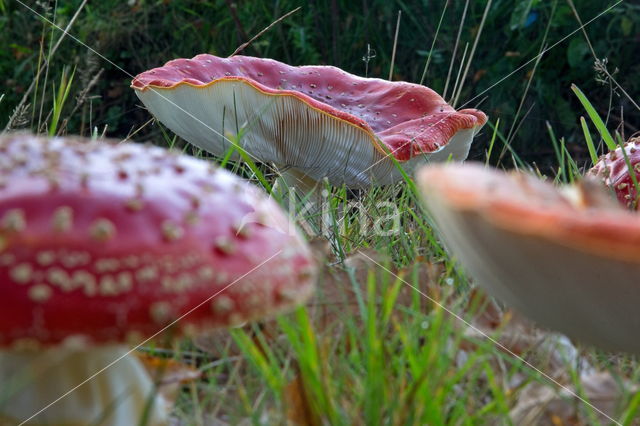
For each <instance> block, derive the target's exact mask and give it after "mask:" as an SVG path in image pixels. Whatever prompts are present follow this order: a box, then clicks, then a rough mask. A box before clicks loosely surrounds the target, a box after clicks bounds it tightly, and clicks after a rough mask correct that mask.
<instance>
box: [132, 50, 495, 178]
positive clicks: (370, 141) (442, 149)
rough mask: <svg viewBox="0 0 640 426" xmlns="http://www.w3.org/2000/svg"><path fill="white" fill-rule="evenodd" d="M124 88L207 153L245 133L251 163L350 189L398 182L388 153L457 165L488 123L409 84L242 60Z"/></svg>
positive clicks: (168, 69) (192, 64)
mask: <svg viewBox="0 0 640 426" xmlns="http://www.w3.org/2000/svg"><path fill="white" fill-rule="evenodd" d="M132 87H133V88H134V89H135V90H136V94H137V95H138V97H139V98H140V99H141V100H142V102H143V103H144V104H145V106H146V107H147V108H148V109H149V111H150V112H151V113H152V114H153V115H154V116H155V117H156V118H157V119H158V120H160V121H161V122H162V123H164V124H165V125H167V126H168V127H169V128H170V129H171V130H173V131H174V132H175V133H176V134H178V135H179V136H180V137H182V138H184V139H185V140H187V141H189V142H191V143H192V144H194V145H196V146H198V147H200V148H203V149H205V150H207V151H209V152H212V153H213V154H216V155H223V154H224V153H225V152H226V151H227V150H228V149H229V148H230V147H231V144H230V142H229V141H226V140H225V139H224V138H223V137H222V136H221V135H225V134H226V133H227V132H229V131H231V132H234V133H235V132H236V131H237V129H238V128H246V130H247V132H246V133H245V134H244V135H243V138H242V140H241V144H242V146H243V147H244V148H245V149H246V150H247V151H248V152H249V153H250V154H251V155H252V156H253V157H254V158H256V159H258V160H260V161H263V162H272V163H275V164H277V165H280V166H287V167H292V168H293V169H296V170H298V171H299V172H301V173H302V174H304V175H306V176H308V177H310V178H311V179H313V180H315V181H319V180H321V179H323V178H325V177H326V178H328V180H329V182H330V183H331V184H334V185H342V184H345V185H347V186H348V187H352V188H362V187H368V186H370V185H372V184H379V185H384V184H389V183H393V182H395V181H397V180H399V179H401V174H400V173H399V171H398V170H397V167H396V165H395V164H394V162H393V161H392V159H391V158H388V157H389V156H393V157H395V159H396V160H397V161H398V162H400V163H402V165H403V168H405V170H407V171H409V172H411V171H412V170H413V169H414V168H415V167H416V165H417V164H421V163H424V162H426V161H428V160H430V161H434V160H446V159H448V158H449V157H450V156H451V157H452V158H453V159H454V160H464V159H465V158H466V157H467V155H468V152H469V147H470V145H471V140H472V138H473V136H474V135H475V133H477V132H478V130H479V129H480V127H482V125H483V124H484V123H485V122H486V119H487V118H486V116H485V115H484V113H482V112H481V111H478V110H475V109H465V110H461V111H456V110H455V109H453V108H452V107H451V106H450V105H448V104H447V103H446V102H445V101H444V99H442V97H440V96H439V95H438V94H437V93H435V92H434V91H433V90H431V89H429V88H427V87H424V86H420V85H417V84H411V83H405V82H389V81H385V80H380V79H375V78H361V77H357V76H355V75H352V74H348V73H346V72H344V71H342V70H340V69H339V68H335V67H331V66H301V67H293V66H289V65H287V64H283V63H281V62H278V61H275V60H272V59H262V58H254V57H249V56H233V57H229V58H219V57H216V56H212V55H207V54H203V55H198V56H196V57H194V58H193V59H176V60H173V61H170V62H167V63H166V64H165V65H164V66H163V67H160V68H154V69H152V70H149V71H146V72H144V73H142V74H140V75H138V76H137V77H135V78H134V80H133V82H132Z"/></svg>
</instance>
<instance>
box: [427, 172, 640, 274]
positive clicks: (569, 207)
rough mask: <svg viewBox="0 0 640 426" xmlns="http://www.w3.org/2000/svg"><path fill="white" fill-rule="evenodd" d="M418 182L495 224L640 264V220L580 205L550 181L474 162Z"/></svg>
mask: <svg viewBox="0 0 640 426" xmlns="http://www.w3.org/2000/svg"><path fill="white" fill-rule="evenodd" d="M417 180H418V183H419V184H420V186H421V188H422V190H423V192H425V193H426V194H428V195H431V196H435V197H437V198H438V200H442V201H443V202H444V203H446V204H447V205H448V206H449V207H450V208H452V209H455V210H457V211H465V212H472V213H475V214H478V215H480V216H481V217H482V218H483V219H484V220H486V221H487V222H489V223H490V224H492V226H495V227H498V228H502V229H507V230H510V231H511V232H514V233H518V234H521V235H523V236H524V235H527V236H529V237H532V238H543V239H546V240H548V241H553V242H554V243H556V244H559V245H563V246H566V247H573V248H575V249H578V250H582V251H585V252H589V253H593V254H597V255H600V256H603V257H607V258H614V259H620V260H624V261H629V262H634V263H640V217H639V216H637V215H636V214H633V213H631V212H629V211H626V210H625V209H623V208H622V207H619V206H618V205H616V204H615V203H613V204H606V205H605V204H600V205H591V206H590V205H584V206H580V205H576V204H575V203H573V202H571V200H570V199H569V198H568V197H567V196H566V195H564V194H563V193H562V192H561V191H560V190H559V189H558V188H556V187H555V186H554V185H553V184H551V183H549V182H546V181H543V180H541V179H539V178H536V177H534V176H531V175H528V174H526V173H505V172H502V171H498V170H494V169H488V168H486V167H484V166H482V165H480V164H475V163H467V164H462V165H461V164H447V165H429V166H425V167H423V168H422V169H421V170H420V171H419V172H418V176H417ZM584 185H586V187H585V188H584V191H585V194H584V196H585V197H588V196H590V193H591V192H594V191H597V190H598V189H599V188H598V186H597V185H594V184H593V182H591V183H589V181H586V182H584ZM594 204H596V203H594Z"/></svg>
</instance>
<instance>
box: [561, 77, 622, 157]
mask: <svg viewBox="0 0 640 426" xmlns="http://www.w3.org/2000/svg"><path fill="white" fill-rule="evenodd" d="M571 90H573V93H575V94H576V96H577V97H578V99H579V100H580V103H581V104H582V106H583V107H584V109H585V110H586V111H587V114H588V115H589V118H590V119H591V121H592V122H593V124H595V126H596V128H597V129H598V132H599V133H600V136H601V137H602V139H603V140H604V143H605V144H606V145H607V148H609V149H610V150H611V151H613V150H615V149H616V143H615V141H614V140H613V137H612V136H611V133H609V130H607V126H605V124H604V121H602V119H601V118H600V116H599V115H598V113H597V112H596V109H595V108H594V107H593V105H592V104H591V102H589V99H587V97H586V96H585V94H584V93H582V90H580V89H579V88H578V86H576V85H575V84H572V85H571Z"/></svg>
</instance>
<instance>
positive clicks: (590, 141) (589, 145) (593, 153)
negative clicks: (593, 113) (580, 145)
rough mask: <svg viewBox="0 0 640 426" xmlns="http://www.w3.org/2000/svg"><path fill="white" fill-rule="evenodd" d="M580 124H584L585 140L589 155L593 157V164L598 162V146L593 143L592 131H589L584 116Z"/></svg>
mask: <svg viewBox="0 0 640 426" xmlns="http://www.w3.org/2000/svg"><path fill="white" fill-rule="evenodd" d="M580 125H581V126H582V133H584V140H585V141H586V142H587V149H588V150H589V156H590V157H591V164H592V165H595V164H596V163H597V162H598V153H597V151H596V146H595V145H594V144H593V139H592V138H591V133H589V127H588V126H587V120H585V119H584V117H580Z"/></svg>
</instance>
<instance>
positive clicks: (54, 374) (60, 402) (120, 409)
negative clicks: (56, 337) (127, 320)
mask: <svg viewBox="0 0 640 426" xmlns="http://www.w3.org/2000/svg"><path fill="white" fill-rule="evenodd" d="M127 353H128V348H127V347H126V346H122V345H114V346H103V347H98V348H91V349H76V348H73V349H72V348H54V349H49V350H45V351H33V350H3V351H0V383H2V388H1V389H0V424H3V425H4V424H8V425H14V424H15V425H17V424H21V423H22V422H25V421H27V420H29V424H30V425H41V424H42V425H44V424H56V425H58V424H64V425H70V426H72V425H83V424H93V423H96V424H97V423H99V424H100V425H102V426H112V425H113V426H116V425H124V424H138V423H139V422H140V421H141V420H142V419H143V417H145V416H146V422H145V423H144V424H146V425H149V426H161V425H167V424H168V420H169V418H168V407H167V403H166V402H165V400H164V399H163V398H162V397H161V396H160V395H158V394H157V392H156V387H155V386H154V383H153V381H152V379H151V377H149V374H148V373H147V371H146V370H145V368H144V366H143V365H142V364H141V363H140V361H139V360H138V359H137V358H136V357H134V356H130V355H128V354H127ZM116 360H117V361H116ZM114 361H116V362H115V363H114ZM103 369H104V371H103ZM87 379H90V380H88V381H87ZM85 382H86V383H85ZM7 384H9V385H8V386H7ZM76 387H78V388H77V389H75V388H76ZM150 403H152V404H150ZM50 404H52V405H51V406H49V405H50ZM147 406H150V407H149V410H148V413H145V411H146V408H147ZM45 407H47V408H46V409H44V408H45ZM43 409H44V410H43ZM40 410H43V411H42V412H41V413H38V412H39V411H40ZM36 413H37V415H36ZM34 415H35V417H33V419H31V417H32V416H34Z"/></svg>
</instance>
